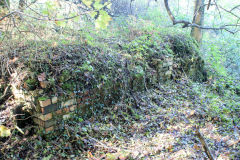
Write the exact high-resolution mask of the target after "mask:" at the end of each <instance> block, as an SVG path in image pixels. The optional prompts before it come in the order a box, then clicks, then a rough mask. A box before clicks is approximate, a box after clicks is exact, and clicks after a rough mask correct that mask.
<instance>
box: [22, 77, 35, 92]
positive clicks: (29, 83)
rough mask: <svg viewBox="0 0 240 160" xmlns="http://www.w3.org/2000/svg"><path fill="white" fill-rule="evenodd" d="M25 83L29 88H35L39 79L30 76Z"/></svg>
mask: <svg viewBox="0 0 240 160" xmlns="http://www.w3.org/2000/svg"><path fill="white" fill-rule="evenodd" d="M25 83H26V84H27V89H29V90H35V89H36V88H37V86H38V81H37V80H36V79H32V78H28V79H27V80H26V81H25Z"/></svg>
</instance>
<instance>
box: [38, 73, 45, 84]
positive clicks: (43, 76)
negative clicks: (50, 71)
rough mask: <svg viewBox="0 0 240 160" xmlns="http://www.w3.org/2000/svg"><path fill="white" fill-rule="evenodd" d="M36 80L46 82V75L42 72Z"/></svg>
mask: <svg viewBox="0 0 240 160" xmlns="http://www.w3.org/2000/svg"><path fill="white" fill-rule="evenodd" d="M38 80H39V82H42V81H45V80H46V73H45V72H43V73H41V74H39V75H38Z"/></svg>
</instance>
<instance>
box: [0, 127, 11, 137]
mask: <svg viewBox="0 0 240 160" xmlns="http://www.w3.org/2000/svg"><path fill="white" fill-rule="evenodd" d="M10 135H11V129H8V128H7V127H5V126H3V125H0V137H9V136H10Z"/></svg>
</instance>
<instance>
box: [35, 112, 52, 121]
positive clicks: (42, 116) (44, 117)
mask: <svg viewBox="0 0 240 160" xmlns="http://www.w3.org/2000/svg"><path fill="white" fill-rule="evenodd" d="M38 118H39V119H41V120H43V121H47V120H50V119H52V113H48V114H46V115H42V114H40V115H39V116H38Z"/></svg>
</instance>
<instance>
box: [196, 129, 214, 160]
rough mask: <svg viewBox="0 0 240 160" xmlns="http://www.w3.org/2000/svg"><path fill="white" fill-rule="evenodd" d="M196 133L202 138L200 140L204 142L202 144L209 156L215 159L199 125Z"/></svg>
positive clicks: (212, 159) (211, 159)
mask: <svg viewBox="0 0 240 160" xmlns="http://www.w3.org/2000/svg"><path fill="white" fill-rule="evenodd" d="M196 135H197V137H198V138H199V139H200V142H201V143H202V146H203V148H204V151H205V153H206V154H207V156H208V158H209V159H210V160H214V158H213V155H212V154H211V151H210V150H209V148H208V146H207V143H206V142H205V140H204V138H203V136H202V134H201V133H200V131H199V128H198V127H197V128H196Z"/></svg>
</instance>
